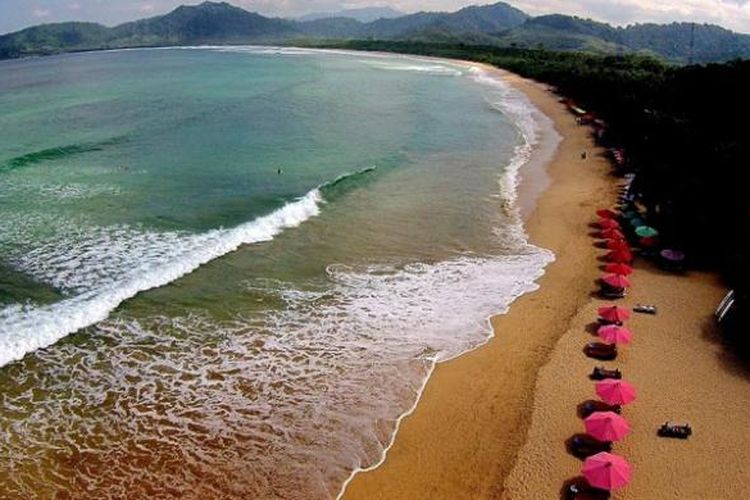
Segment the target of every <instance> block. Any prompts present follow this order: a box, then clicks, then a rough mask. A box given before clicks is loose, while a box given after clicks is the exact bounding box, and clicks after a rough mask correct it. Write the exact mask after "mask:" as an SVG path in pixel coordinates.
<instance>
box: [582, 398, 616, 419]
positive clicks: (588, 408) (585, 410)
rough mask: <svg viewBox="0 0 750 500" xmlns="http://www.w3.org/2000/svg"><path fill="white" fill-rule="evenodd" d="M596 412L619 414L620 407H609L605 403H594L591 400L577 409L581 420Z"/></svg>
mask: <svg viewBox="0 0 750 500" xmlns="http://www.w3.org/2000/svg"><path fill="white" fill-rule="evenodd" d="M597 411H611V412H614V413H617V414H619V413H620V412H621V411H622V407H620V406H619V405H610V404H607V403H605V402H604V401H595V400H593V399H592V400H589V401H584V402H583V403H581V404H580V406H579V407H578V414H579V415H580V417H581V418H587V417H589V416H590V415H591V414H592V413H595V412H597Z"/></svg>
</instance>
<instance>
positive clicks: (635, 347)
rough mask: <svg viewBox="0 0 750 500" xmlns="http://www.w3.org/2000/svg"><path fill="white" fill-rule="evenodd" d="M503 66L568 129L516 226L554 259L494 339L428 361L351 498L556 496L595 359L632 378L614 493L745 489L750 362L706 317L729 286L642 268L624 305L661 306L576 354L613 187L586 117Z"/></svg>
mask: <svg viewBox="0 0 750 500" xmlns="http://www.w3.org/2000/svg"><path fill="white" fill-rule="evenodd" d="M498 73H499V74H501V75H502V76H503V77H504V78H505V79H506V80H507V81H509V82H510V83H511V84H512V85H514V86H515V87H516V88H518V89H520V90H521V91H523V92H524V93H525V94H526V95H527V96H528V97H529V99H530V100H531V101H532V102H533V103H534V104H535V105H536V106H537V107H538V108H539V109H540V110H541V111H542V112H544V113H545V114H546V115H547V116H549V117H550V118H551V119H552V120H553V121H554V124H555V128H556V130H557V131H558V132H559V133H560V134H561V135H562V137H563V141H562V142H561V144H560V146H559V148H558V150H557V152H556V155H555V157H554V159H553V160H552V162H551V163H550V164H549V166H548V173H549V175H550V177H551V180H552V182H551V185H550V186H549V187H548V188H547V189H546V190H545V191H544V193H543V194H542V196H541V197H540V198H539V200H538V202H537V205H536V208H535V209H534V211H533V212H532V213H531V215H530V216H529V217H528V218H527V224H526V225H527V229H528V232H529V235H530V238H531V241H532V242H533V243H535V244H537V245H540V246H542V247H545V248H548V249H551V250H553V251H554V252H555V254H556V255H557V260H556V261H555V262H554V263H553V264H551V265H550V266H549V268H548V269H547V273H546V274H545V275H544V277H543V278H542V279H541V280H540V285H541V288H540V289H539V290H538V291H536V292H534V293H531V294H527V295H525V296H523V297H521V298H520V299H518V300H517V301H516V302H515V303H514V304H513V305H512V307H511V310H510V312H509V313H508V314H506V315H502V316H498V317H495V318H493V320H492V324H493V327H494V328H495V332H496V337H495V338H494V339H493V340H491V341H490V342H489V343H488V344H487V345H486V346H484V347H482V348H480V349H478V350H476V351H474V352H471V353H468V354H466V355H464V356H462V357H460V358H458V359H455V360H453V361H450V362H448V363H444V364H441V365H439V366H438V367H437V368H436V370H435V372H434V374H433V376H432V378H431V380H430V381H429V383H428V385H427V387H426V390H425V392H424V395H423V398H422V401H421V402H420V403H419V405H418V406H417V409H416V411H415V412H414V413H413V414H412V415H411V416H409V417H408V418H406V419H405V420H404V421H403V423H402V426H401V430H400V432H399V434H398V436H397V438H396V441H395V444H394V446H393V447H392V448H391V450H390V451H389V453H388V456H387V459H386V461H385V463H384V464H383V465H382V466H381V467H379V468H378V469H376V470H374V471H370V472H364V473H360V474H358V475H357V476H356V477H355V478H354V479H353V480H352V482H351V483H350V485H349V487H348V489H347V491H346V495H345V496H346V498H367V499H373V498H388V499H398V498H409V499H413V498H451V499H456V498H508V499H522V498H523V499H526V498H528V499H541V498H559V494H560V489H561V487H562V485H563V483H564V482H565V481H566V480H567V479H570V478H573V477H575V476H577V475H578V474H579V470H580V467H581V462H580V461H579V460H578V459H576V458H574V457H572V456H571V455H569V454H568V453H567V451H566V449H565V441H566V440H567V439H568V438H569V437H570V436H572V435H573V434H576V433H580V432H583V423H582V421H581V419H580V418H579V417H578V416H577V412H576V408H577V405H578V404H579V403H580V402H582V401H584V400H587V399H591V398H594V397H595V394H594V383H593V382H592V381H591V380H589V379H588V376H587V375H588V373H589V372H590V371H591V369H592V368H593V367H594V366H596V365H601V364H604V365H606V366H608V367H617V368H620V369H621V370H622V371H623V372H624V375H625V377H626V378H627V379H628V380H629V381H631V382H632V383H634V384H635V385H636V387H637V388H638V390H639V398H638V400H637V401H636V402H635V403H633V404H632V405H630V406H628V407H626V408H625V409H624V411H623V414H624V415H625V416H626V418H627V419H628V420H629V421H630V422H631V424H632V427H633V432H632V434H631V435H630V436H629V437H628V438H627V439H626V440H625V441H624V442H623V443H621V444H616V445H615V452H616V453H620V454H622V455H624V456H626V457H627V459H628V460H629V461H630V462H631V463H632V464H633V466H634V479H633V482H632V484H631V485H630V486H629V487H627V488H626V489H625V490H623V491H621V492H619V493H617V495H616V498H633V499H647V498H681V499H682V498H690V499H699V498H705V499H713V498H717V499H718V498H744V497H746V496H747V492H746V491H745V490H746V489H747V486H748V485H750V467H747V463H749V462H748V459H750V433H748V432H747V429H748V428H750V425H749V424H750V411H748V410H749V409H750V383H749V382H750V375H748V372H747V371H745V369H744V368H742V366H741V364H740V363H739V362H738V361H737V360H735V359H734V358H733V357H732V356H731V354H729V350H728V349H727V348H726V347H725V346H723V345H721V342H720V338H719V334H718V332H717V331H716V329H715V328H714V325H713V322H712V318H711V312H712V310H713V308H714V307H715V305H716V303H717V302H718V301H719V299H720V298H721V296H722V294H723V292H724V290H723V289H722V287H721V286H720V284H719V283H718V282H717V280H716V278H715V277H713V276H711V275H707V274H699V273H691V274H690V275H688V276H674V275H669V274H664V273H661V272H659V271H658V270H655V269H653V268H651V267H649V266H647V265H638V266H637V270H636V272H635V273H634V275H633V281H634V289H633V290H632V292H631V293H630V295H629V297H628V298H627V299H626V300H625V301H623V304H624V305H628V306H630V305H634V304H635V303H638V302H641V303H649V304H655V305H656V306H657V307H658V314H657V315H656V316H649V315H638V314H635V315H634V318H633V319H632V320H631V321H630V322H629V325H628V326H630V327H631V329H632V330H633V331H634V336H635V341H634V343H633V344H632V345H631V346H628V347H625V348H623V349H622V350H621V354H620V356H619V358H618V359H617V361H615V362H612V363H597V362H595V361H594V360H590V359H588V358H587V357H585V356H584V355H583V353H582V351H581V349H582V347H583V345H584V344H585V343H586V342H589V341H591V340H593V339H594V337H592V334H591V333H590V332H589V331H587V326H588V325H589V324H590V323H591V322H592V321H593V320H594V319H595V318H596V308H597V307H598V306H600V305H601V304H602V303H603V302H602V301H600V300H598V299H596V298H593V297H592V294H591V292H592V291H593V290H594V289H595V280H596V278H597V277H598V276H599V274H600V273H601V271H600V269H599V265H600V263H599V262H598V261H597V257H599V256H600V255H602V253H603V251H602V250H600V249H598V248H596V247H594V246H593V243H594V240H593V239H592V238H591V236H590V235H589V233H590V231H591V230H590V228H589V227H588V224H589V223H590V222H591V221H592V220H593V215H594V211H595V209H596V208H597V207H600V206H610V205H611V204H612V201H613V200H614V198H615V187H616V184H615V182H614V181H613V180H612V178H611V177H609V176H608V172H609V165H608V162H607V161H606V160H605V159H604V158H603V157H602V153H603V152H602V151H601V150H600V149H597V148H596V147H595V146H594V145H593V143H592V141H591V139H590V137H589V132H588V130H587V129H586V128H584V127H580V126H578V125H576V123H575V120H574V118H573V117H572V116H571V115H570V114H568V112H567V111H566V110H565V109H564V107H563V106H562V105H561V104H560V103H559V102H558V100H557V98H556V97H555V96H554V95H553V94H551V93H550V92H548V91H547V90H546V88H545V87H544V86H543V85H541V84H538V83H535V82H531V81H528V80H524V79H521V78H519V77H516V76H513V75H510V74H508V73H505V72H498ZM583 150H586V151H588V152H589V155H588V159H586V160H582V159H581V157H580V154H581V152H582V151H583ZM522 189H523V186H522ZM588 330H590V328H589V329H588ZM666 420H672V421H677V422H689V423H690V424H691V425H692V426H693V428H694V434H693V436H692V437H691V438H690V439H689V440H687V441H682V440H668V439H663V438H658V437H657V436H656V429H657V428H658V426H659V425H660V424H661V423H662V422H664V421H666Z"/></svg>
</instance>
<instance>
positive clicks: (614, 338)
mask: <svg viewBox="0 0 750 500" xmlns="http://www.w3.org/2000/svg"><path fill="white" fill-rule="evenodd" d="M596 334H597V335H599V337H601V339H602V340H603V341H604V342H606V343H607V344H629V343H630V342H631V341H632V340H633V334H632V333H631V332H630V330H628V329H627V328H625V327H624V326H617V325H604V326H602V327H599V330H597V331H596Z"/></svg>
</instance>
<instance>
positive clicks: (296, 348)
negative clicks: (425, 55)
mask: <svg viewBox="0 0 750 500" xmlns="http://www.w3.org/2000/svg"><path fill="white" fill-rule="evenodd" d="M0 73H1V74H2V75H3V77H2V79H0V365H4V366H2V368H0V394H2V399H0V431H2V432H1V433H0V434H1V437H0V457H4V458H2V460H3V461H5V462H6V463H5V464H3V467H0V491H6V492H10V494H11V495H15V496H19V497H24V496H28V495H32V496H33V495H34V494H37V493H39V492H45V494H49V493H51V492H56V493H60V494H68V495H72V496H80V495H81V494H83V493H84V492H85V494H86V495H94V496H102V495H110V496H124V495H126V494H127V495H131V496H132V495H135V496H140V497H145V496H155V495H156V496H159V495H161V496H163V497H167V498H169V497H189V498H207V497H233V498H234V497H236V498H248V497H256V498H270V497H281V498H325V497H331V496H335V494H336V493H337V492H338V488H340V486H341V484H342V483H343V481H344V480H345V479H346V478H347V476H348V475H349V474H350V473H351V471H352V470H354V469H356V468H358V467H361V466H367V465H371V464H372V463H375V462H376V461H377V460H378V459H379V457H380V455H381V453H382V452H383V449H384V448H385V447H386V446H387V443H388V442H389V440H390V438H391V435H392V433H393V429H394V426H395V422H396V420H397V419H398V417H399V416H400V415H401V414H403V413H404V411H406V410H407V409H408V408H409V407H410V406H411V405H412V404H413V403H414V402H415V400H416V399H417V397H418V395H419V392H420V389H421V386H422V384H423V382H424V381H425V379H426V377H427V375H428V373H429V371H430V369H431V367H432V365H433V363H434V362H435V361H436V360H440V359H446V358H449V357H451V356H455V355H458V354H460V353H461V352H464V351H465V350H467V349H470V348H472V347H474V346H476V345H478V344H480V343H481V342H483V341H484V340H486V338H487V336H488V332H487V329H486V324H485V322H484V319H485V318H486V317H487V316H488V315H489V314H491V313H493V312H498V311H502V310H503V309H504V308H505V307H507V305H508V304H509V303H510V301H511V300H512V299H513V298H515V297H516V296H517V295H519V294H520V293H523V292H525V291H528V290H530V289H532V288H533V286H534V284H533V281H534V279H535V278H536V277H538V276H539V274H540V273H541V271H542V268H543V266H544V264H545V263H546V262H548V260H549V258H550V256H549V254H548V253H546V252H544V251H542V250H539V249H537V248H534V247H531V246H529V245H528V244H527V243H526V241H525V238H524V235H523V231H522V228H521V225H520V220H519V218H518V215H517V213H516V211H515V210H514V208H513V207H514V201H515V200H514V182H515V180H514V176H515V171H516V169H517V168H518V167H519V166H520V165H522V164H523V162H524V160H525V159H526V158H527V156H528V154H530V151H531V147H532V145H533V143H534V141H535V125H534V122H533V114H534V110H532V109H531V108H530V107H529V106H528V105H527V103H526V102H525V101H524V99H523V98H522V96H519V95H516V94H514V93H513V91H512V90H510V89H508V88H506V87H505V86H504V85H502V84H501V83H498V82H495V81H493V80H491V79H490V78H489V77H488V76H487V75H484V74H482V73H481V72H480V71H478V70H476V69H469V68H466V67H462V66H457V65H452V64H450V63H444V62H436V61H427V60H419V59H413V58H405V57H397V56H375V55H359V54H342V53H335V52H314V51H304V50H296V49H261V48H252V47H235V48H195V49H156V50H134V51H120V52H109V53H90V54H75V55H67V56H60V57H50V58H43V59H31V60H22V61H9V62H2V63H0Z"/></svg>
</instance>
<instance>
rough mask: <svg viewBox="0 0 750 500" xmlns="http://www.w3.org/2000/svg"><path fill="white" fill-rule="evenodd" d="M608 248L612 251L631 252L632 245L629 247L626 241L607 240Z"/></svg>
mask: <svg viewBox="0 0 750 500" xmlns="http://www.w3.org/2000/svg"><path fill="white" fill-rule="evenodd" d="M607 248H609V249H610V250H623V251H625V252H629V251H630V245H628V242H627V241H625V240H613V239H609V240H607Z"/></svg>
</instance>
